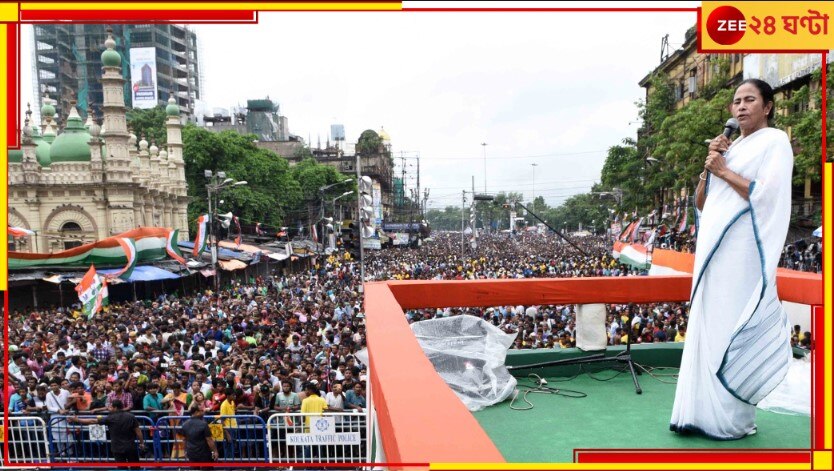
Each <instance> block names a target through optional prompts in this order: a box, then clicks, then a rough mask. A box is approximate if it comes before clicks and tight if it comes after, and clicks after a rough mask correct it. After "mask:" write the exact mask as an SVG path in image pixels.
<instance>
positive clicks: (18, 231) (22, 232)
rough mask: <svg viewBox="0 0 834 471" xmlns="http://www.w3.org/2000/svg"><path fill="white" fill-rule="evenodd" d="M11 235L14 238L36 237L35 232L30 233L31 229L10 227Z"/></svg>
mask: <svg viewBox="0 0 834 471" xmlns="http://www.w3.org/2000/svg"><path fill="white" fill-rule="evenodd" d="M9 235H10V236H12V237H14V238H19V237H29V236H33V235H35V231H30V230H29V229H24V228H22V227H12V226H9Z"/></svg>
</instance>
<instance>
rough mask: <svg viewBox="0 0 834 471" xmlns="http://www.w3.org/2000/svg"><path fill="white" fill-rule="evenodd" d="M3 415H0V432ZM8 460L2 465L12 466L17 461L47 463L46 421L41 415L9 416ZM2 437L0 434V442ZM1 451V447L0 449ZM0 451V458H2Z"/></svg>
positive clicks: (3, 425) (2, 424) (2, 426)
mask: <svg viewBox="0 0 834 471" xmlns="http://www.w3.org/2000/svg"><path fill="white" fill-rule="evenodd" d="M5 425H6V424H5V423H4V422H3V417H2V416H0V433H2V432H1V431H2V429H3V428H4V427H5ZM8 433H9V462H8V463H2V462H0V465H2V466H6V465H8V466H13V465H15V464H17V463H48V462H49V448H48V446H47V440H46V422H44V420H43V419H42V418H41V417H33V416H16V415H12V416H9V426H8ZM2 441H3V438H2V436H1V435H0V443H2ZM0 451H2V449H0ZM2 459H3V457H2V453H0V460H2Z"/></svg>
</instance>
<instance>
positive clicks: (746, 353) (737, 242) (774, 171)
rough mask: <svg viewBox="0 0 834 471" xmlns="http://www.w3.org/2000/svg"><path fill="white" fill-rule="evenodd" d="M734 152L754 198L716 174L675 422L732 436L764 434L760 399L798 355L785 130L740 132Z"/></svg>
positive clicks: (732, 162) (676, 427)
mask: <svg viewBox="0 0 834 471" xmlns="http://www.w3.org/2000/svg"><path fill="white" fill-rule="evenodd" d="M725 156H726V158H727V166H728V167H729V169H730V170H732V171H734V172H736V173H737V174H739V175H741V176H742V177H744V178H745V179H747V180H749V181H751V183H750V187H749V190H748V191H749V193H748V194H749V201H747V200H745V199H744V198H742V197H741V196H739V194H738V193H736V192H735V190H733V188H732V187H731V186H730V185H729V184H727V183H726V182H725V181H724V180H722V179H720V178H718V177H715V176H713V177H712V178H710V181H709V184H708V187H707V198H706V202H705V203H704V209H703V212H702V214H701V218H700V227H699V231H698V245H697V248H696V251H695V268H694V271H693V279H692V297H691V308H690V312H689V321H688V326H687V332H686V342H685V344H684V350H683V358H682V359H681V368H680V375H679V377H678V385H677V390H676V392H675V404H674V407H673V410H672V420H671V424H670V429H671V430H673V431H675V432H682V433H686V432H694V433H700V434H703V435H706V436H708V437H710V438H714V439H719V440H732V439H736V438H742V437H744V436H745V435H748V434H751V433H753V432H755V429H756V426H755V417H756V415H755V414H756V403H758V402H759V401H760V400H761V399H762V398H763V397H764V396H766V395H767V394H768V393H769V392H770V391H771V390H773V389H774V388H775V387H776V385H777V384H778V383H779V382H780V381H781V380H782V378H784V376H785V374H786V372H787V369H788V363H789V361H790V359H791V348H790V326H789V324H788V319H787V315H786V314H785V311H784V309H783V308H782V304H781V303H780V302H779V299H778V298H777V296H776V266H777V265H778V263H779V256H780V254H781V251H782V248H783V246H784V243H785V237H786V235H787V231H788V223H789V220H790V210H791V175H792V172H793V152H792V150H791V145H790V142H789V140H788V136H787V135H786V134H785V133H784V132H782V131H780V130H777V129H774V128H764V129H760V130H759V131H756V132H754V133H753V134H751V135H749V136H746V137H744V138H739V139H736V141H735V142H733V144H732V145H731V146H730V149H729V150H728V151H727V153H726V154H725Z"/></svg>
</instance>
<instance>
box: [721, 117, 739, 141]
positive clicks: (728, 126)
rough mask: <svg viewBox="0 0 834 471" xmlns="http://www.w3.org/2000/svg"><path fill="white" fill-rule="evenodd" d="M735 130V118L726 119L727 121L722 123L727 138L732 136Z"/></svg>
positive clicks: (736, 121)
mask: <svg viewBox="0 0 834 471" xmlns="http://www.w3.org/2000/svg"><path fill="white" fill-rule="evenodd" d="M736 131H738V120H736V119H735V118H730V119H728V120H727V122H726V123H724V137H726V138H727V139H729V138H730V136H732V135H733V133H735V132H736Z"/></svg>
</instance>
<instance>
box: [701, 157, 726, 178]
mask: <svg viewBox="0 0 834 471" xmlns="http://www.w3.org/2000/svg"><path fill="white" fill-rule="evenodd" d="M704 168H705V169H707V170H708V171H709V172H710V173H712V174H713V175H715V176H716V177H719V178H723V175H724V174H725V173H726V172H727V171H728V170H729V169H728V168H727V159H725V158H724V156H723V155H721V154H720V153H718V152H716V151H712V152H710V153H709V155H708V156H707V161H706V162H705V163H704Z"/></svg>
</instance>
